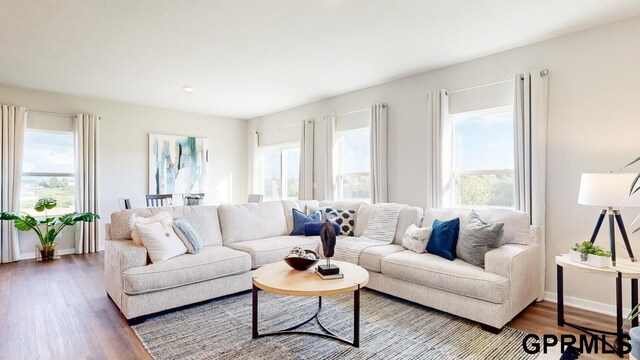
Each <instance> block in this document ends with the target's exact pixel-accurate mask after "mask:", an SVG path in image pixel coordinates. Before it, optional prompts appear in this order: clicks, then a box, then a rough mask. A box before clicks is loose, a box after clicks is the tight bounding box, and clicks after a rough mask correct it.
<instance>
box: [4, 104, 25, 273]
mask: <svg viewBox="0 0 640 360" xmlns="http://www.w3.org/2000/svg"><path fill="white" fill-rule="evenodd" d="M0 108H1V121H2V125H1V128H0V137H2V147H0V164H1V165H2V166H1V168H0V171H1V172H0V179H2V191H1V192H0V199H1V204H0V205H1V208H0V211H6V212H20V182H21V181H22V159H23V156H24V133H25V131H26V129H27V110H26V109H25V108H22V107H15V106H8V105H2V106H1V107H0ZM19 241H20V239H19V238H18V230H17V229H16V228H15V226H13V222H12V221H0V262H2V263H6V262H12V261H18V260H20V242H19Z"/></svg>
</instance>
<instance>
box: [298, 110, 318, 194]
mask: <svg viewBox="0 0 640 360" xmlns="http://www.w3.org/2000/svg"><path fill="white" fill-rule="evenodd" d="M313 127H314V120H313V119H312V120H303V121H302V133H301V134H300V178H299V181H298V199H300V200H311V199H313V136H314V135H313V130H314V129H313Z"/></svg>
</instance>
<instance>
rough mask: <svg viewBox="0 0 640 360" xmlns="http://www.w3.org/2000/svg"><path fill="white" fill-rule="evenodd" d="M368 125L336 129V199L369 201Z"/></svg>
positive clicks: (369, 155)
mask: <svg viewBox="0 0 640 360" xmlns="http://www.w3.org/2000/svg"><path fill="white" fill-rule="evenodd" d="M369 132H370V130H369V127H365V128H357V129H349V130H343V131H337V132H336V136H337V142H336V146H337V147H336V149H337V156H336V159H337V171H338V174H337V187H338V188H337V196H338V200H353V201H363V202H370V201H371V161H370V158H371V153H370V146H371V145H370V139H369Z"/></svg>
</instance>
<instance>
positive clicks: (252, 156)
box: [247, 130, 259, 194]
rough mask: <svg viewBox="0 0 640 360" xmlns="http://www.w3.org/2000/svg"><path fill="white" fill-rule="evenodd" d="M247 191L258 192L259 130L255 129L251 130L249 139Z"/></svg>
mask: <svg viewBox="0 0 640 360" xmlns="http://www.w3.org/2000/svg"><path fill="white" fill-rule="evenodd" d="M247 145H248V148H247V154H248V156H247V157H248V159H247V160H248V161H247V193H248V194H257V193H258V191H259V190H258V185H257V182H258V132H257V131H255V130H251V131H249V138H248V139H247Z"/></svg>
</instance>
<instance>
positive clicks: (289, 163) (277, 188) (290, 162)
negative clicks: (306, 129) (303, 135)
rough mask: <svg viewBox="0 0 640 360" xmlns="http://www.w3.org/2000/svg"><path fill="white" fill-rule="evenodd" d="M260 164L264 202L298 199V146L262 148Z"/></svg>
mask: <svg viewBox="0 0 640 360" xmlns="http://www.w3.org/2000/svg"><path fill="white" fill-rule="evenodd" d="M260 164H261V166H260V167H261V174H262V175H261V179H262V182H261V184H262V193H263V194H264V199H265V200H297V199H298V187H299V184H298V180H299V176H300V145H299V144H292V145H281V146H268V147H263V148H262V149H261V162H260Z"/></svg>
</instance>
